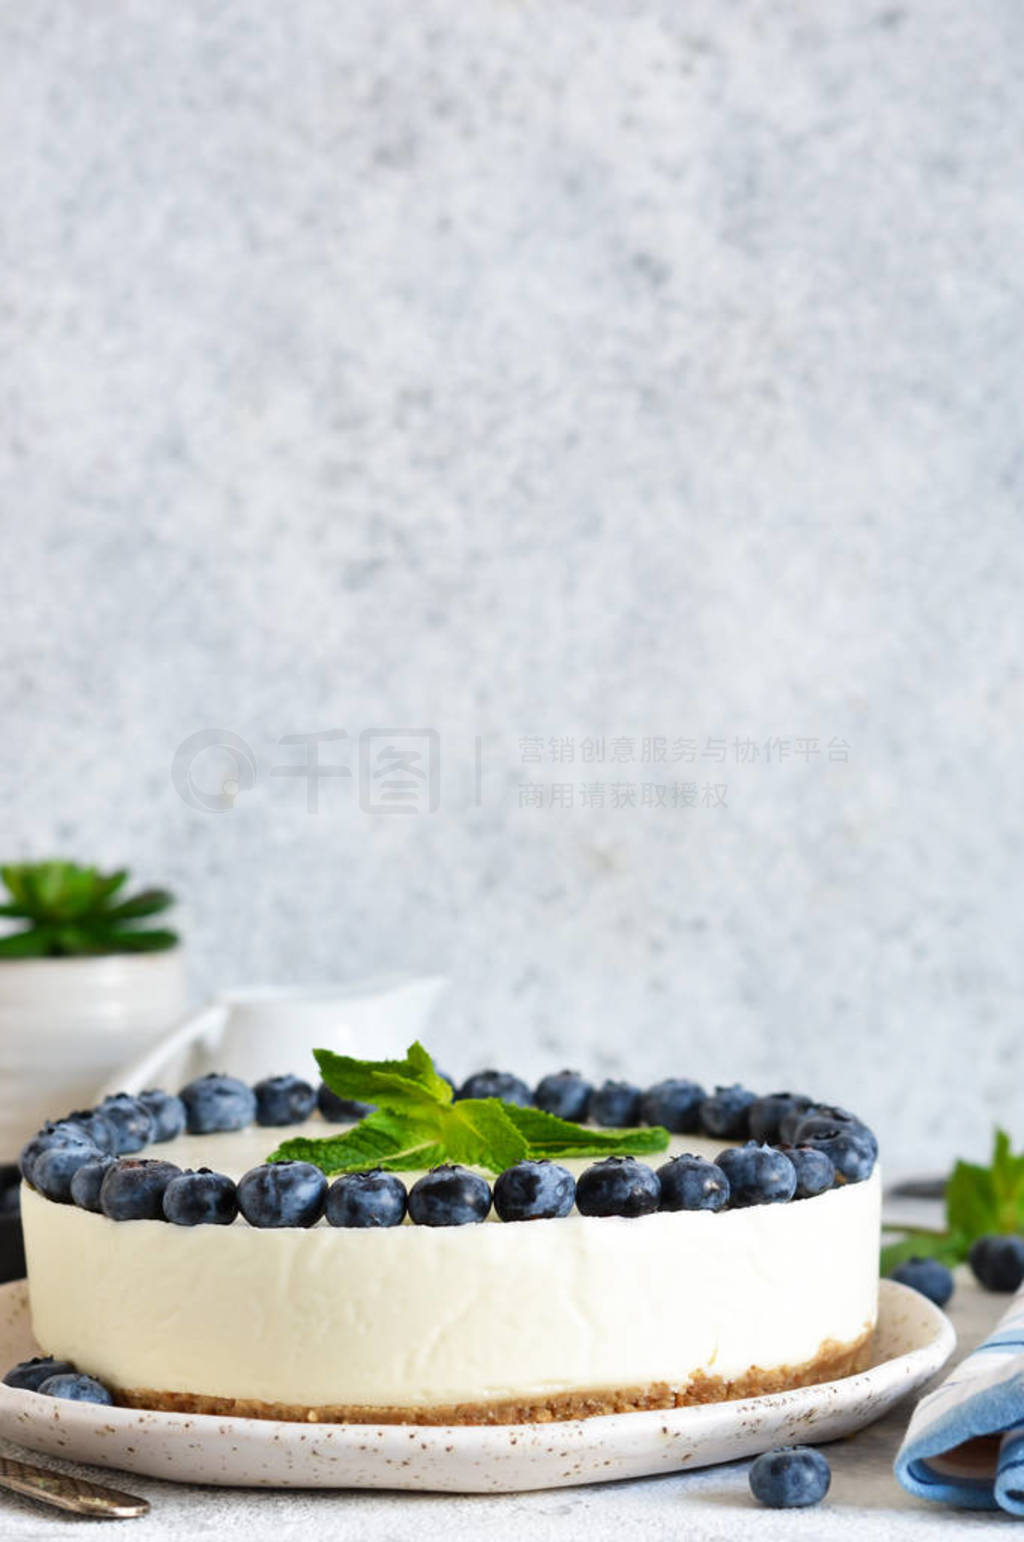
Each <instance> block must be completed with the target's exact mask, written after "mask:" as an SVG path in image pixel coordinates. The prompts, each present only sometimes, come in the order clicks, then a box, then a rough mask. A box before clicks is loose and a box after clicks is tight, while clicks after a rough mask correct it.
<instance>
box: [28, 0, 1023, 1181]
mask: <svg viewBox="0 0 1024 1542" xmlns="http://www.w3.org/2000/svg"><path fill="white" fill-rule="evenodd" d="M0 49H2V58H3V61H4V77H5V84H4V88H3V91H2V93H0V144H2V146H3V150H2V153H0V240H2V264H3V281H2V299H3V303H2V307H0V373H2V389H3V398H2V399H3V410H2V414H0V484H2V489H3V494H2V507H3V510H4V514H3V519H4V535H3V543H4V545H3V564H2V571H3V582H4V588H5V590H6V597H5V599H4V602H3V606H2V614H0V626H2V632H3V660H4V667H3V670H2V672H0V705H2V714H3V717H2V720H3V723H4V725H5V753H4V755H3V757H2V760H0V778H2V783H3V801H2V808H3V848H4V855H15V856H41V855H47V854H51V853H60V854H67V855H71V856H76V857H78V858H80V859H99V860H103V861H105V862H111V863H113V862H122V861H127V862H128V863H130V864H131V865H132V866H133V867H134V869H135V870H136V871H137V873H138V875H139V876H140V877H142V878H145V879H151V880H159V881H165V882H168V883H169V884H171V885H172V886H173V887H175V888H176V889H177V890H178V891H179V892H180V894H181V895H182V897H183V901H184V904H183V924H184V926H185V928H186V930H187V933H188V939H189V947H190V952H191V965H192V982H193V987H194V991H195V994H196V996H197V998H199V997H202V996H204V995H205V994H206V993H208V992H209V991H210V990H212V989H214V988H217V987H219V986H224V985H228V984H236V983H239V982H241V981H252V980H257V979H259V980H277V981H310V980H317V979H345V978H350V977H355V976H358V975H361V974H365V973H369V972H376V971H379V970H384V969H411V970H429V971H434V970H436V969H443V970H445V971H447V972H448V973H450V975H451V977H452V981H453V985H452V989H451V992H450V995H449V997H448V1001H447V1004H446V1008H445V1010H444V1012H443V1013H442V1015H441V1017H440V1018H439V1021H438V1025H437V1028H436V1031H435V1035H434V1038H435V1041H436V1042H437V1043H438V1044H439V1045H440V1047H441V1050H442V1052H443V1058H445V1059H446V1060H447V1062H448V1063H449V1065H450V1066H452V1068H453V1069H455V1070H457V1071H464V1070H468V1069H470V1068H472V1067H473V1066H475V1065H478V1064H480V1063H482V1062H483V1063H486V1062H489V1061H492V1060H495V1061H497V1062H498V1063H500V1064H505V1065H508V1066H510V1067H512V1068H515V1069H520V1070H523V1071H525V1072H527V1073H529V1074H535V1073H539V1072H541V1071H543V1070H544V1069H548V1068H552V1067H554V1066H557V1065H560V1064H562V1063H565V1062H569V1063H574V1064H580V1065H582V1066H584V1067H586V1068H590V1069H593V1070H594V1071H596V1072H597V1073H606V1072H613V1071H624V1072H627V1073H630V1074H633V1075H635V1076H637V1077H638V1078H640V1079H653V1078H654V1077H655V1076H656V1075H659V1074H665V1073H666V1072H679V1073H686V1072H689V1073H691V1074H695V1075H698V1076H701V1077H704V1078H707V1079H708V1080H711V1081H713V1080H716V1079H717V1080H733V1079H736V1078H740V1079H747V1080H749V1081H750V1082H751V1083H752V1084H753V1085H755V1086H758V1087H760V1088H761V1089H762V1090H765V1089H767V1087H769V1086H775V1085H779V1084H781V1085H783V1086H785V1085H799V1086H806V1087H807V1088H809V1089H810V1090H811V1091H813V1092H816V1093H819V1094H822V1095H831V1096H832V1097H834V1098H835V1099H837V1100H838V1101H841V1102H844V1103H848V1104H850V1105H852V1106H853V1107H855V1108H857V1109H858V1111H860V1112H862V1113H864V1114H865V1115H867V1116H870V1117H871V1118H872V1119H873V1120H874V1121H875V1123H876V1124H877V1126H878V1128H879V1130H880V1133H881V1135H882V1139H883V1143H884V1149H885V1151H886V1152H887V1153H888V1159H889V1162H890V1165H891V1166H901V1167H928V1166H930V1165H934V1164H935V1163H937V1162H941V1161H944V1160H946V1159H947V1158H948V1157H949V1156H950V1155H952V1154H953V1153H954V1152H957V1151H962V1152H964V1153H973V1152H976V1151H980V1150H982V1149H984V1148H985V1147H986V1146H987V1142H988V1132H989V1129H990V1126H991V1122H992V1120H993V1119H994V1118H996V1117H998V1118H1001V1119H1003V1120H1005V1121H1008V1122H1009V1123H1010V1125H1011V1127H1012V1128H1013V1129H1014V1133H1015V1135H1016V1137H1017V1139H1018V1140H1022V1139H1024V1117H1022V1109H1021V1096H1020V1092H1019V1087H1020V1084H1021V1076H1022V1073H1024V1040H1022V1037H1021V1033H1020V1024H1021V995H1022V984H1024V979H1022V975H1024V967H1022V959H1024V950H1022V948H1021V941H1020V916H1021V911H1022V902H1024V895H1022V885H1021V852H1022V843H1021V826H1020V768H1021V752H1022V741H1021V733H1020V721H1021V710H1022V705H1024V691H1022V668H1021V649H1020V643H1021V636H1020V609H1021V607H1020V592H1021V577H1022V572H1021V570H1022V567H1024V547H1022V540H1021V534H1022V529H1021V517H1020V506H1021V497H1022V488H1024V439H1022V413H1021V386H1022V366H1021V359H1022V350H1024V307H1022V287H1024V285H1022V277H1021V275H1022V273H1024V202H1022V199H1021V196H1020V189H1021V186H1022V178H1024V96H1022V93H1021V91H1020V89H1019V86H1020V79H1021V68H1022V63H1024V59H1022V52H1024V13H1022V11H1021V8H1020V6H1019V5H1018V4H1017V3H1016V0H976V3H973V4H971V5H966V4H962V3H956V0H929V3H928V4H927V5H926V4H924V3H921V0H913V3H908V4H879V5H877V6H871V5H865V4H864V3H862V0H834V3H833V4H831V5H829V6H828V7H822V6H820V5H817V4H812V3H810V0H805V3H800V0H797V3H793V4H788V5H782V4H779V3H777V0H760V3H758V0H732V3H728V4H722V3H721V0H694V3H693V4H689V5H679V4H676V3H674V0H672V3H670V0H633V3H619V4H611V3H598V0H586V3H584V0H562V3H560V4H559V5H558V6H545V5H541V4H539V3H511V0H509V3H500V0H480V3H478V4H475V5H472V6H466V5H464V4H456V3H454V0H417V3H416V4H415V5H408V4H405V3H401V0H375V3H374V4H373V5H372V6H366V5H362V4H357V3H355V0H332V3H330V4H327V3H319V0H306V3H305V4H303V5H302V6H299V7H285V6H280V5H275V4H270V3H259V4H251V3H250V4H241V3H238V0H228V3H221V4H217V5H213V6H211V5H209V4H200V3H198V0H178V3H176V4H175V5H174V6H173V7H168V6H166V5H157V4H143V3H118V4H114V3H112V0H93V3H90V4H89V5H87V6H79V5H73V4H67V3H63V4H37V5H33V6H31V7H27V8H26V7H19V6H14V5H13V4H7V5H4V6H2V7H0ZM428 729H429V730H433V731H434V733H435V734H436V735H437V740H436V746H435V745H433V744H432V743H431V741H429V740H424V739H420V740H419V741H416V742H418V743H419V745H420V747H421V750H422V752H423V754H427V753H428V752H430V753H434V752H435V749H436V753H435V762H436V769H437V777H438V782H437V802H438V805H439V806H438V807H437V808H436V809H433V810H431V809H430V808H429V807H428V806H427V804H428V803H429V798H427V797H426V796H424V795H420V794H417V799H418V801H417V802H416V803H415V805H414V807H413V810H412V812H409V811H408V810H407V809H406V808H405V807H404V805H402V806H400V807H399V809H398V811H396V807H395V806H394V805H392V804H383V805H382V806H380V807H378V808H376V809H374V808H373V806H372V805H373V802H374V790H375V789H377V790H378V791H379V788H380V784H381V780H382V779H381V778H380V777H379V776H378V777H377V778H376V780H375V779H374V772H376V771H379V769H380V766H381V765H382V764H384V762H381V761H379V760H378V758H377V756H378V751H379V749H380V748H381V745H382V744H383V745H384V746H385V747H386V746H387V745H388V744H390V743H392V742H394V743H397V744H399V747H400V748H401V745H402V744H406V748H408V744H407V743H406V741H404V740H399V739H398V738H397V737H396V736H398V735H400V734H402V733H414V734H415V733H421V732H422V731H423V730H428ZM204 730H212V731H214V732H213V737H214V738H215V739H219V740H220V741H222V742H223V740H224V735H225V733H226V732H229V733H232V734H235V735H238V736H239V737H240V739H241V740H242V741H244V746H245V747H247V748H243V749H242V751H241V755H242V762H241V766H242V769H241V771H240V770H239V761H238V757H237V754H234V753H228V752H225V751H224V750H223V749H220V750H219V749H217V748H216V747H214V748H205V749H202V750H197V749H195V747H194V746H193V747H192V748H191V749H186V750H185V751H182V752H181V753H180V754H179V753H178V752H179V747H180V746H181V745H182V744H184V743H187V741H189V740H190V739H191V736H192V735H194V734H197V733H199V732H201V731H204ZM314 732H317V733H328V732H333V733H342V732H344V733H346V734H347V735H348V736H349V738H348V739H334V740H325V741H324V742H323V743H322V745H321V747H320V750H319V753H320V756H321V759H322V761H323V762H324V763H325V764H327V763H331V764H334V765H338V766H342V767H347V768H348V769H349V771H350V772H351V774H350V775H348V776H337V777H327V778H324V779H323V780H322V782H321V783H320V784H319V785H318V787H317V790H316V797H317V801H318V803H319V811H318V812H316V813H311V812H309V811H308V810H307V806H306V783H305V780H304V779H302V778H295V777H290V776H275V775H272V774H271V772H272V768H274V767H281V766H293V767H298V766H299V764H300V761H301V757H302V756H303V754H304V753H305V751H304V748H303V746H302V745H301V744H296V743H285V744H282V743H280V741H281V739H282V738H283V737H284V736H287V735H291V734H308V733H314ZM369 733H380V734H382V735H383V736H384V737H383V740H381V741H378V740H373V741H366V742H367V755H368V757H369V759H368V770H369V772H370V775H369V777H366V776H363V777H361V776H360V774H359V770H360V768H359V743H360V736H361V735H365V734H369ZM602 736H603V737H604V739H605V760H604V762H603V763H602V762H601V761H600V760H597V759H589V760H585V759H584V744H583V741H584V740H585V739H588V740H589V739H595V740H596V739H598V738H600V737H602ZM657 737H661V738H663V739H664V741H665V744H664V749H665V756H666V758H665V759H664V761H662V760H659V759H652V758H650V757H651V756H653V755H655V754H656V753H657V750H656V749H655V748H654V747H652V746H650V745H649V746H648V747H647V753H648V757H649V758H648V759H647V760H645V759H644V744H643V741H644V740H645V739H648V740H652V739H655V738H657ZM570 739H571V740H572V741H573V745H572V749H573V754H574V759H573V760H571V761H570V760H568V759H566V758H565V757H566V756H567V754H568V746H567V745H565V744H561V745H554V744H551V743H549V741H563V740H570ZM709 740H710V741H712V742H711V743H710V744H709ZM748 740H750V741H752V742H753V744H754V746H755V747H756V749H757V758H756V759H755V758H752V754H753V752H752V751H751V749H750V748H749V746H748V745H747V741H748ZM523 741H529V742H527V743H524V742H523ZM534 741H539V747H540V750H541V753H542V759H540V760H539V761H538V760H536V759H534V758H531V757H533V756H534V755H535V754H536V752H537V749H538V745H537V743H535V742H534ZM613 741H614V742H613ZM716 741H717V742H716ZM798 741H805V742H803V743H801V744H799V746H798ZM812 741H813V742H812ZM830 746H831V748H830ZM844 746H845V748H844ZM478 747H479V748H478ZM413 749H415V743H414V744H413ZM556 754H559V755H561V756H562V758H560V759H554V758H552V757H553V755H556ZM592 754H593V755H595V756H596V754H597V750H596V748H595V749H593V750H592ZM524 755H525V757H526V758H524ZM176 756H177V766H178V778H179V782H181V781H182V778H183V777H184V776H185V774H186V773H187V772H188V771H189V770H191V774H192V779H193V781H192V785H193V787H194V788H198V789H199V791H198V793H195V792H192V793H189V792H188V791H186V795H185V797H184V798H183V797H182V795H181V794H180V792H179V791H178V790H176V788H175V786H174V784H173V782H172V765H174V763H175V758H176ZM247 757H249V758H248V760H247ZM416 764H417V765H422V764H423V762H422V761H421V762H418V763H416ZM246 766H248V770H247V769H246ZM183 767H184V769H183ZM384 780H386V778H385V779H384ZM232 782H234V783H240V784H241V786H240V790H239V791H238V793H237V797H235V798H234V802H233V804H231V806H230V807H228V808H226V809H224V810H223V811H221V812H210V811H207V810H205V809H204V808H203V807H202V806H198V807H197V806H195V805H196V803H197V801H198V802H199V803H200V805H201V803H202V799H203V797H204V796H207V795H210V794H217V793H218V792H222V791H223V789H224V787H225V786H227V787H228V794H227V799H228V801H229V802H230V799H231V795H232V786H231V785H230V784H231V783H232ZM250 783H251V785H250ZM556 784H557V789H558V790H556ZM659 787H660V788H661V789H662V791H661V792H660V793H659V792H658V791H657V788H659ZM538 788H539V789H540V790H539V791H538V790H537V789H538ZM570 788H571V790H572V804H573V806H572V807H566V806H564V805H565V803H566V802H567V801H568V799H569V790H568V789H570ZM598 788H600V789H601V791H600V792H599V791H598ZM645 788H646V789H647V790H646V791H645V790H644V789H645ZM716 789H717V790H716ZM722 789H724V791H723V790H722ZM602 798H603V800H604V807H600V806H597V805H598V804H599V802H600V800H601V799H602ZM538 799H539V800H540V802H539V804H538V803H537V802H536V801H535V800H538ZM694 799H696V806H693V800H694ZM723 799H724V804H725V806H724V807H723V806H720V805H721V801H722V800H723ZM361 804H369V805H370V807H369V808H367V807H363V806H361ZM715 804H718V805H719V806H713V805H715Z"/></svg>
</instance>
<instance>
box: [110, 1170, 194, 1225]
mask: <svg viewBox="0 0 1024 1542" xmlns="http://www.w3.org/2000/svg"><path fill="white" fill-rule="evenodd" d="M180 1172H181V1168H180V1167H175V1165H174V1163H173V1162H160V1161H157V1160H156V1159H154V1158H147V1157H124V1158H123V1159H122V1160H121V1161H119V1162H115V1163H114V1165H113V1167H108V1168H107V1171H106V1172H105V1173H104V1175H103V1182H102V1183H101V1184H100V1209H101V1210H102V1212H103V1214H104V1215H105V1216H108V1217H109V1218H110V1220H112V1221H161V1220H163V1214H164V1210H163V1197H164V1189H165V1188H166V1187H167V1185H168V1184H169V1183H170V1181H171V1179H172V1178H176V1177H177V1176H178V1174H179V1173H180Z"/></svg>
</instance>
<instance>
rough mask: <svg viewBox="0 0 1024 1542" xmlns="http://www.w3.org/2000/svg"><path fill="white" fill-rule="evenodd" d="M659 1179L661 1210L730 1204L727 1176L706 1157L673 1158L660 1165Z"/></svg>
mask: <svg viewBox="0 0 1024 1542" xmlns="http://www.w3.org/2000/svg"><path fill="white" fill-rule="evenodd" d="M658 1180H659V1182H660V1184H661V1208H662V1210H721V1209H723V1207H724V1206H725V1205H727V1204H728V1203H729V1180H728V1178H727V1177H726V1176H725V1173H724V1172H723V1171H722V1169H721V1168H720V1167H719V1166H718V1165H717V1164H716V1163H715V1162H707V1161H705V1159H704V1158H703V1157H699V1156H688V1155H683V1156H676V1157H672V1158H671V1159H670V1160H669V1161H668V1162H666V1163H665V1164H664V1166H662V1167H659V1168H658Z"/></svg>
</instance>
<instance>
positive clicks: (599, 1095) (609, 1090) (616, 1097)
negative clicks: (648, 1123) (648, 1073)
mask: <svg viewBox="0 0 1024 1542" xmlns="http://www.w3.org/2000/svg"><path fill="white" fill-rule="evenodd" d="M587 1118H588V1119H589V1120H590V1121H591V1122H592V1123H593V1124H600V1125H603V1126H604V1128H605V1129H609V1130H622V1129H625V1128H626V1127H627V1126H629V1125H634V1124H639V1123H640V1088H639V1087H634V1086H632V1085H631V1084H630V1083H629V1082H604V1083H603V1084H602V1085H601V1086H600V1087H595V1088H594V1091H593V1092H592V1093H591V1094H590V1103H589V1104H588V1106H587Z"/></svg>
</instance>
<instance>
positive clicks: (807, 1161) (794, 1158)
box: [784, 1146, 836, 1199]
mask: <svg viewBox="0 0 1024 1542" xmlns="http://www.w3.org/2000/svg"><path fill="white" fill-rule="evenodd" d="M784 1149H785V1153H786V1155H787V1156H788V1157H789V1160H790V1161H791V1162H792V1164H793V1166H794V1167H795V1168H796V1188H795V1189H794V1190H793V1198H794V1199H814V1197H815V1195H817V1194H824V1193H826V1192H827V1191H828V1190H829V1189H831V1188H832V1187H833V1186H834V1184H835V1181H836V1170H835V1166H834V1165H833V1162H832V1158H831V1157H830V1156H829V1155H828V1153H827V1152H826V1151H819V1150H818V1148H817V1146H786V1147H785V1148H784Z"/></svg>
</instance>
